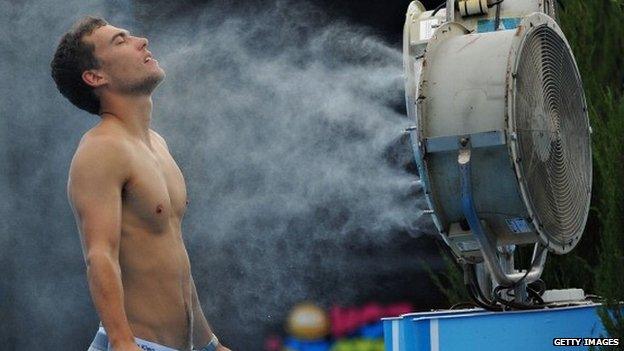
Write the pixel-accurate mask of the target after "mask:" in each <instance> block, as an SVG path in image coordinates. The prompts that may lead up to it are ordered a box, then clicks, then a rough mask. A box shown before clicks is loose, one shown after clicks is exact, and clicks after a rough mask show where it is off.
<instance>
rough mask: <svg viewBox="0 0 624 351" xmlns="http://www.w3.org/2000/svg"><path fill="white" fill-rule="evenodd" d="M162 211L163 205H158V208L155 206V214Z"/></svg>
mask: <svg viewBox="0 0 624 351" xmlns="http://www.w3.org/2000/svg"><path fill="white" fill-rule="evenodd" d="M162 211H163V205H161V204H158V206H156V213H161V212H162Z"/></svg>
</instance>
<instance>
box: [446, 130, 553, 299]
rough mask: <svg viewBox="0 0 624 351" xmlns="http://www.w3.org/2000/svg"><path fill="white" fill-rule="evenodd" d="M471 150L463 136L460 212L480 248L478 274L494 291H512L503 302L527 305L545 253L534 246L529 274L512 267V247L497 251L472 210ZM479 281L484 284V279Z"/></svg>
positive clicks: (542, 266)
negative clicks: (488, 279) (529, 289)
mask: <svg viewBox="0 0 624 351" xmlns="http://www.w3.org/2000/svg"><path fill="white" fill-rule="evenodd" d="M470 146H471V144H470V136H464V137H461V138H460V139H459V152H458V157H457V163H458V165H459V170H460V179H461V205H462V210H463V213H464V216H465V217H466V221H467V222H468V225H469V227H470V230H471V232H472V234H473V236H474V237H475V238H476V240H477V242H478V243H479V245H480V251H481V253H482V256H483V260H484V268H485V269H482V270H480V271H481V272H482V273H481V274H485V273H489V274H490V275H491V277H492V278H491V279H492V285H494V286H496V287H504V288H509V289H513V290H514V294H513V297H511V296H509V295H508V296H503V298H505V299H509V300H511V299H513V302H514V303H515V304H517V305H518V306H520V305H528V298H527V290H526V288H527V284H529V283H532V282H534V281H536V280H538V279H539V278H540V276H541V275H542V272H543V270H544V264H545V263H546V257H547V254H548V250H546V247H545V246H543V245H541V244H540V243H536V244H535V247H534V250H533V257H532V260H531V267H530V268H529V270H526V271H517V270H516V269H515V267H514V252H515V245H506V246H500V247H499V246H497V245H496V242H495V240H494V239H493V237H492V235H490V234H489V233H488V232H487V231H486V227H485V226H484V225H482V223H481V219H480V218H479V216H478V214H477V210H476V207H475V203H474V197H473V192H472V181H471V165H472V162H471V154H472V153H471V147H470ZM478 280H480V281H481V282H483V281H484V279H483V277H481V278H480V279H478ZM482 284H483V283H481V284H478V285H480V287H479V288H480V289H482V288H483V286H482ZM483 290H485V289H482V291H483ZM487 290H489V289H487Z"/></svg>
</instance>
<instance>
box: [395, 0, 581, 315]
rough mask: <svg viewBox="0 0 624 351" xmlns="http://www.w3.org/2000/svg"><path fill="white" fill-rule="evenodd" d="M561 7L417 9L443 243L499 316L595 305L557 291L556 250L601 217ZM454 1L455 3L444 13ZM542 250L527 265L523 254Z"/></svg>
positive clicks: (432, 181) (415, 91) (465, 3)
mask: <svg viewBox="0 0 624 351" xmlns="http://www.w3.org/2000/svg"><path fill="white" fill-rule="evenodd" d="M554 2H555V0H551V1H549V0H448V1H447V2H446V3H445V4H442V5H441V6H440V7H438V8H437V9H435V10H432V11H426V10H425V8H424V6H423V5H422V4H421V3H420V2H418V1H414V2H412V3H411V4H410V6H409V9H408V12H407V19H406V22H405V28H404V46H403V52H404V66H405V76H406V100H407V111H408V114H409V117H410V118H412V119H413V120H414V121H415V122H416V124H415V126H414V127H412V128H409V129H408V133H409V134H410V140H411V146H412V149H413V152H414V156H415V160H416V164H417V166H418V171H419V174H420V181H421V183H422V186H423V188H424V193H425V195H426V199H427V203H428V205H429V207H430V210H429V211H427V212H428V214H430V215H431V217H432V218H433V222H434V223H435V226H436V227H437V229H438V231H439V233H440V235H441V237H442V239H443V240H444V242H445V243H446V244H447V245H448V246H449V247H450V249H451V251H452V252H453V254H454V255H455V257H456V259H457V260H458V262H459V263H460V264H461V265H462V267H463V268H464V273H465V274H464V276H465V281H466V285H467V287H468V289H469V292H470V294H471V296H472V298H473V300H475V302H476V303H477V304H478V305H480V306H481V307H484V308H486V309H490V310H501V309H514V308H517V309H522V308H525V309H526V308H540V307H543V306H545V305H547V304H548V303H549V302H553V301H557V300H558V301H563V300H583V299H584V293H583V291H582V290H580V289H568V290H560V291H547V292H546V293H544V291H543V290H544V289H543V287H541V286H539V285H540V282H541V281H540V279H539V278H540V276H541V274H542V272H543V267H544V264H545V262H546V257H547V253H548V252H551V253H555V254H565V253H568V252H569V251H570V250H572V249H573V248H574V247H575V246H576V244H577V243H578V242H579V239H580V238H581V235H582V233H583V229H584V226H585V223H586V220H587V214H588V211H589V203H590V195H591V183H592V173H591V172H592V171H591V170H592V159H591V147H590V133H591V129H590V125H589V120H588V116H587V105H586V102H585V97H584V93H583V86H582V82H581V78H580V75H579V72H578V68H577V66H576V62H575V60H574V57H573V54H572V51H571V49H570V46H569V44H568V42H567V40H566V38H565V36H564V34H563V32H562V31H561V29H560V28H559V26H558V24H557V21H556V20H555V19H556V13H555V11H556V9H557V7H556V6H555V5H556V4H555V3H554ZM444 6H445V7H444ZM529 245H530V246H532V247H533V254H532V258H531V260H530V263H529V264H527V265H526V267H524V269H519V267H515V265H514V255H515V254H516V256H517V252H518V250H519V249H521V248H522V247H524V246H529Z"/></svg>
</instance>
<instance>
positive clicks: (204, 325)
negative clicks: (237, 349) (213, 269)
mask: <svg viewBox="0 0 624 351" xmlns="http://www.w3.org/2000/svg"><path fill="white" fill-rule="evenodd" d="M191 294H192V296H191V298H192V303H193V311H192V313H193V344H194V345H193V346H194V347H196V348H197V347H202V348H199V349H197V350H198V351H201V350H203V348H205V347H206V346H208V345H209V344H210V343H211V342H215V340H217V339H216V336H215V334H214V333H213V332H212V328H210V325H209V324H208V320H206V316H204V311H203V310H202V307H201V304H200V303H199V297H198V296H197V288H196V287H195V280H194V279H193V276H192V275H191ZM213 337H214V338H215V339H213ZM216 343H217V345H216V348H212V349H210V350H213V349H214V350H218V351H231V350H230V349H228V348H227V347H225V346H223V345H221V344H220V343H219V341H218V340H217V341H216Z"/></svg>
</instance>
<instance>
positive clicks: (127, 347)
mask: <svg viewBox="0 0 624 351" xmlns="http://www.w3.org/2000/svg"><path fill="white" fill-rule="evenodd" d="M112 350H113V351H143V350H142V349H141V348H140V347H139V346H137V344H135V343H133V342H132V343H125V344H120V345H117V346H114V347H113V349H112Z"/></svg>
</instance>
